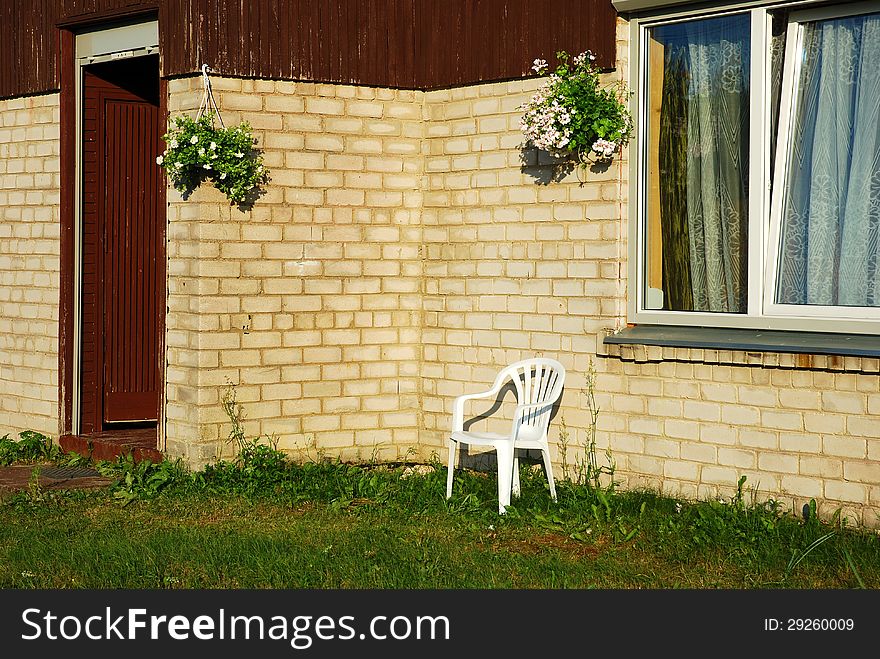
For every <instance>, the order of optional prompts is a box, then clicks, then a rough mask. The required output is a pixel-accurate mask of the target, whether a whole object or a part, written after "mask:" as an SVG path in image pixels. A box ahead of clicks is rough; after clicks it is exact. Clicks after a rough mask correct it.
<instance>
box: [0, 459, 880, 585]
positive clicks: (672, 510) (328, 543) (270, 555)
mask: <svg viewBox="0 0 880 659" xmlns="http://www.w3.org/2000/svg"><path fill="white" fill-rule="evenodd" d="M59 459H63V458H59ZM74 459H75V458H74ZM98 467H99V469H100V470H101V471H103V472H104V473H107V474H110V475H113V476H115V477H116V479H117V480H116V484H115V485H114V486H113V487H111V488H110V489H109V490H100V491H67V492H42V491H40V490H39V489H37V488H33V487H32V488H31V489H30V490H29V491H27V492H21V493H17V494H15V495H12V496H8V497H7V498H6V499H5V500H4V501H3V502H2V504H0V587H3V588H395V589H397V588H443V589H446V588H523V589H525V588H604V589H607V588H622V589H635V588H700V589H707V588H736V589H754V588H763V589H768V588H798V589H800V588H809V589H816V588H863V587H864V588H877V587H878V586H880V536H878V534H877V533H875V532H872V531H869V530H864V529H857V528H852V527H847V526H846V525H844V524H841V523H839V521H838V522H836V523H823V522H820V521H818V520H817V519H816V518H815V517H811V518H810V519H809V520H808V521H804V520H803V519H801V518H797V517H794V516H792V515H789V514H786V513H785V511H782V510H780V509H779V507H778V506H777V505H775V504H774V503H773V502H769V503H756V502H751V501H748V499H749V497H748V495H747V494H746V495H741V496H738V497H736V498H734V499H733V500H732V501H728V502H725V503H721V502H718V501H705V502H682V501H677V500H675V499H672V498H668V497H663V496H660V495H658V494H656V493H652V492H647V491H629V492H620V491H614V490H608V489H606V490H597V489H595V488H590V487H586V486H583V485H575V484H572V483H569V482H566V483H560V484H559V487H558V489H559V502H558V504H553V503H552V502H551V501H550V499H549V495H548V492H547V489H546V484H545V481H544V478H543V475H542V474H540V473H537V474H535V473H533V472H531V471H530V470H529V469H525V468H524V471H523V474H522V480H523V493H522V496H521V498H520V499H518V500H516V501H515V505H514V506H513V507H511V508H510V509H509V511H508V514H507V515H504V516H499V515H498V514H497V511H496V506H497V500H496V493H495V479H494V476H493V475H491V474H489V475H485V474H478V473H470V472H462V473H461V474H460V475H457V477H456V481H455V494H454V496H453V497H452V499H451V500H449V501H446V500H445V498H444V491H445V469H444V468H442V467H440V466H439V465H435V470H434V471H432V472H431V473H427V474H424V475H418V474H411V475H406V474H405V471H404V469H403V468H402V467H397V468H394V467H387V466H380V465H364V466H356V465H347V464H341V463H328V462H313V463H306V464H292V463H290V462H288V461H286V460H285V459H284V458H283V456H282V455H281V454H279V453H277V452H275V451H274V450H272V449H271V448H268V447H265V446H260V447H256V446H250V447H245V452H244V455H243V458H242V459H241V460H239V461H237V462H221V463H218V464H216V465H213V466H212V467H209V468H208V469H206V470H204V471H202V472H196V473H190V472H188V471H186V470H185V469H184V468H182V467H181V466H180V465H179V464H176V463H173V462H165V463H162V464H160V465H153V464H150V463H138V464H137V465H135V464H132V463H131V462H125V461H119V462H118V463H115V464H108V463H101V464H99V465H98ZM741 489H742V484H741Z"/></svg>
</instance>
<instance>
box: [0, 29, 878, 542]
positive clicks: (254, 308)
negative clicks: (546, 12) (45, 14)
mask: <svg viewBox="0 0 880 659" xmlns="http://www.w3.org/2000/svg"><path fill="white" fill-rule="evenodd" d="M627 29H628V28H627V27H626V25H625V23H623V22H622V21H621V22H620V23H619V25H618V52H619V55H620V61H619V66H618V68H617V70H616V71H614V72H613V73H610V74H607V75H606V81H607V82H611V81H612V80H615V79H625V78H626V76H627V73H628V63H627V61H626V53H627V44H626V38H627ZM538 84H539V81H538V80H535V79H531V80H525V81H514V82H502V83H494V84H484V85H475V86H471V87H466V88H459V89H450V90H439V91H432V92H427V93H422V92H412V91H397V90H387V89H375V88H365V87H352V86H345V85H315V84H311V83H292V82H274V81H264V80H238V79H227V78H216V79H214V86H215V93H216V96H217V101H218V103H219V105H220V108H221V110H222V113H223V118H224V120H225V121H226V123H227V124H232V123H236V122H238V121H240V120H247V121H249V122H250V123H251V125H252V126H253V127H254V129H255V135H256V137H257V140H258V144H259V145H260V146H261V147H262V148H263V149H264V153H265V161H266V164H267V166H268V168H269V170H270V172H271V176H272V181H271V182H270V184H269V186H268V188H267V192H266V194H265V196H263V197H262V198H261V199H260V200H259V201H258V203H257V204H256V205H255V207H254V208H253V209H252V210H248V211H241V210H239V209H237V208H233V207H231V206H230V205H229V204H228V203H227V202H226V200H225V199H224V198H223V197H222V196H221V195H220V194H219V193H217V192H216V191H215V190H213V189H211V188H210V187H209V186H204V187H203V188H201V189H199V190H198V191H196V192H195V194H194V195H193V196H192V197H191V198H190V199H187V200H183V199H181V198H180V197H179V196H178V195H177V194H176V193H174V192H173V191H172V192H171V194H170V196H169V208H168V247H167V250H168V319H167V336H166V350H167V353H166V361H167V368H166V392H165V399H166V400H165V404H164V419H163V424H162V428H161V434H162V437H163V439H164V442H165V446H166V448H167V450H168V452H169V454H171V455H181V456H185V457H186V458H187V460H188V461H189V462H190V464H192V465H193V466H200V465H202V464H205V463H206V462H208V461H210V460H212V459H213V458H214V457H215V456H217V455H218V454H219V453H220V452H221V451H224V450H225V451H228V450H229V447H228V445H227V444H226V443H225V441H224V440H225V439H226V437H227V435H228V432H229V429H230V426H229V423H228V419H227V418H226V417H225V415H224V413H223V411H222V408H221V405H220V399H221V396H222V394H223V392H224V390H225V388H226V386H227V384H228V383H232V384H234V385H235V386H236V390H237V394H238V400H239V402H240V403H241V404H242V405H243V406H244V410H245V422H246V431H247V433H248V435H251V436H253V435H257V434H262V435H272V436H274V437H275V438H276V439H277V440H278V442H279V447H280V448H282V449H285V450H287V451H289V452H291V453H292V454H293V455H295V456H299V457H303V456H306V455H308V456H311V457H317V456H319V455H320V454H322V453H326V454H328V455H331V456H339V457H341V458H343V459H369V458H372V457H376V458H379V459H392V460H393V459H401V458H403V457H405V456H406V457H413V458H417V459H427V458H428V457H429V456H431V455H432V454H434V453H436V454H438V455H439V456H440V457H441V458H445V456H446V453H445V451H446V448H445V440H446V434H447V432H448V428H449V423H450V417H451V404H452V400H453V399H454V397H455V396H457V395H459V394H461V393H463V392H466V391H475V390H479V389H481V388H482V387H484V386H486V385H488V384H489V383H491V382H492V380H493V379H494V377H495V374H496V373H497V371H498V370H499V369H500V368H501V367H502V366H504V365H507V364H509V363H510V362H512V361H515V360H517V359H520V358H523V357H526V356H531V355H543V356H550V357H555V358H557V359H559V360H560V361H562V362H563V364H565V366H566V368H567V369H568V371H569V377H568V380H567V386H566V391H565V394H564V398H563V402H562V405H561V408H560V411H559V414H558V415H557V417H556V419H555V420H554V423H553V425H552V430H551V438H552V441H553V451H554V456H555V460H556V465H557V469H558V470H560V471H562V470H563V469H567V470H568V472H569V475H574V472H575V468H576V466H577V463H578V462H579V461H582V460H583V459H584V454H583V446H584V444H585V443H586V441H587V439H588V436H589V434H588V430H589V425H590V412H589V409H588V405H587V400H588V389H587V376H588V372H589V369H590V365H591V364H593V366H594V368H595V370H596V389H595V393H596V399H597V403H598V405H599V407H600V414H599V421H598V435H597V439H598V448H599V451H600V454H601V453H603V452H604V451H605V449H606V448H607V449H609V450H610V452H611V456H612V458H613V460H614V463H615V467H616V472H615V477H616V478H617V480H619V481H620V482H621V484H622V485H623V486H624V487H642V486H650V487H654V488H659V489H662V490H664V491H666V492H669V493H674V494H680V495H684V496H688V497H718V496H724V497H727V496H730V495H732V494H733V493H734V492H735V489H736V484H737V481H738V479H739V478H740V477H741V476H746V478H747V481H746V489H747V490H748V491H752V488H754V491H755V493H756V495H757V496H759V497H760V498H762V499H763V498H775V499H777V500H780V501H781V502H782V503H783V504H784V505H785V506H786V507H787V508H790V509H793V510H799V509H800V507H801V506H802V505H803V504H804V503H806V502H808V501H809V500H810V499H813V498H815V499H817V501H818V502H819V505H820V511H821V512H822V514H824V515H829V514H831V513H832V512H833V511H834V510H837V509H842V511H843V513H844V514H845V515H846V516H847V517H849V518H852V519H853V520H857V521H861V522H864V523H866V524H868V525H871V526H877V525H880V520H878V516H877V512H876V511H877V509H878V504H880V466H878V465H880V430H878V427H880V424H878V422H877V415H878V414H880V360H878V359H854V358H849V357H847V358H841V357H825V356H820V355H802V356H797V355H786V354H776V353H741V352H734V351H725V350H680V349H670V348H658V347H650V346H613V345H606V344H604V343H603V338H604V337H605V336H606V334H607V333H608V332H610V331H614V330H615V329H619V328H620V327H622V326H623V325H624V324H625V321H626V318H625V301H626V287H627V282H626V281H625V273H626V267H625V265H626V258H627V236H626V229H627V221H626V218H627V216H628V209H627V196H628V180H627V173H628V162H627V158H628V154H627V153H626V152H624V153H623V154H622V156H621V157H619V158H617V159H615V161H614V162H613V163H612V164H611V165H610V166H608V167H593V168H590V169H588V170H586V171H581V170H574V171H565V170H564V169H561V168H560V167H559V163H555V162H553V161H552V160H549V159H547V158H546V157H545V156H544V155H542V154H539V153H536V152H533V151H523V150H522V148H521V146H522V135H521V132H520V129H519V121H520V116H521V115H520V112H519V111H518V107H519V106H520V104H521V103H522V102H523V101H525V100H526V99H527V98H528V97H529V96H530V94H532V93H533V92H534V90H535V88H536V87H537V85H538ZM169 92H170V98H169V107H170V110H171V112H172V115H174V114H176V113H178V112H192V111H194V110H195V108H196V107H197V106H198V104H199V101H200V100H201V88H200V78H198V77H193V78H190V79H178V80H173V81H170V83H169ZM57 131H58V117H57V96H46V97H37V98H33V99H25V100H22V99H18V100H15V101H7V102H4V103H3V104H0V149H4V152H3V155H4V156H6V157H4V158H3V159H2V161H0V167H2V169H0V182H2V185H0V213H2V217H3V224H2V226H0V246H2V250H0V308H2V314H0V341H2V343H0V388H2V389H0V393H2V394H3V396H2V408H0V409H2V414H3V416H2V417H0V421H2V423H0V431H2V429H3V426H4V425H5V427H8V428H10V429H21V428H24V427H30V428H36V429H42V430H44V431H47V432H54V431H57V373H56V364H57V348H56V344H57V296H58V238H57V236H58V233H57V231H58V230H57V226H58V222H57V213H58V211H57V203H58V200H57V197H58V192H57V191H58V181H57V170H58V167H57V153H58V143H57V139H58V137H57ZM22 385H24V386H22ZM508 402H509V401H508ZM484 409H485V408H480V407H479V406H476V407H474V408H472V409H471V412H473V413H478V412H480V411H483V410H484ZM508 416H509V410H502V411H501V414H500V417H508ZM486 425H487V426H488V427H493V428H498V429H506V428H507V422H506V421H504V420H503V419H502V418H499V415H496V417H495V418H493V419H491V420H490V421H488V422H486ZM600 458H603V456H602V455H600ZM603 459H604V458H603Z"/></svg>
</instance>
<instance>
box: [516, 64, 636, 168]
mask: <svg viewBox="0 0 880 659" xmlns="http://www.w3.org/2000/svg"><path fill="white" fill-rule="evenodd" d="M556 57H557V59H558V61H559V63H558V65H557V67H556V70H555V71H554V72H553V73H551V74H550V76H549V79H548V81H547V82H546V83H545V84H544V85H542V86H541V87H540V88H539V89H538V91H537V92H536V93H535V95H534V96H533V97H532V98H531V99H530V100H529V101H527V102H526V103H524V104H523V105H522V106H520V110H521V111H523V112H524V114H523V118H522V131H523V133H524V135H525V136H526V138H527V140H528V142H529V143H531V144H532V145H533V146H535V147H537V148H539V149H543V150H545V151H548V152H550V153H552V154H553V155H555V156H558V157H575V158H577V160H578V161H580V162H581V163H584V164H586V163H588V162H590V161H597V162H607V161H609V160H611V158H612V157H613V156H614V154H615V153H616V152H617V151H618V150H619V149H620V148H621V147H623V146H625V145H626V144H627V143H628V141H629V138H630V136H631V135H632V131H633V122H632V117H631V116H630V113H629V111H628V110H627V107H626V99H627V98H628V97H629V95H630V94H629V92H628V91H627V90H626V89H625V88H624V86H623V84H622V83H616V84H613V85H610V86H607V87H602V85H601V81H600V79H599V75H600V69H599V68H598V67H597V66H596V65H595V59H596V58H595V56H594V55H593V54H592V53H591V52H590V51H586V52H584V53H581V54H580V55H577V56H575V57H571V56H570V55H569V54H568V53H567V52H565V51H559V52H557V53H556ZM532 69H533V70H534V71H535V73H537V74H538V75H543V74H544V73H546V72H547V70H548V64H547V62H546V61H545V60H542V59H536V60H535V62H534V64H533V66H532Z"/></svg>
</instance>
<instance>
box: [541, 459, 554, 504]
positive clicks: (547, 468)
mask: <svg viewBox="0 0 880 659" xmlns="http://www.w3.org/2000/svg"><path fill="white" fill-rule="evenodd" d="M541 457H543V458H544V471H545V472H546V473H547V482H548V483H549V484H550V498H551V499H553V500H554V501H556V482H555V481H554V480H553V467H552V466H551V464H550V450H549V449H546V448H544V449H541Z"/></svg>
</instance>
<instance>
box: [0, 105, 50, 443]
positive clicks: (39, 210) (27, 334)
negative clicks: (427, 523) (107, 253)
mask: <svg viewBox="0 0 880 659" xmlns="http://www.w3.org/2000/svg"><path fill="white" fill-rule="evenodd" d="M59 139H60V133H59V101H58V94H46V95H42V96H31V97H27V98H15V99H9V100H0V436H3V435H5V434H7V433H13V434H14V433H18V432H20V431H22V430H37V431H40V432H43V433H46V434H49V435H57V433H58V430H59V420H58V290H59V254H60V233H59V227H60V225H59V211H58V204H59V189H60V188H59V158H58V154H59V146H60V142H59Z"/></svg>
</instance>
